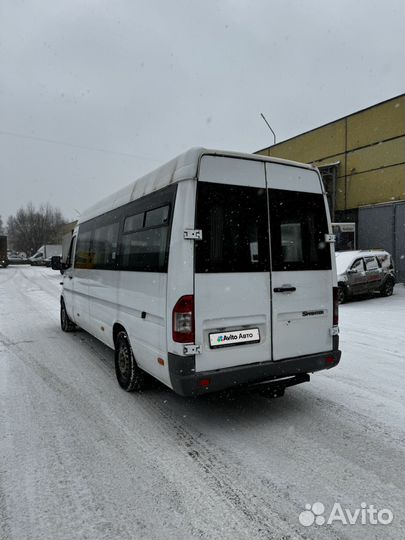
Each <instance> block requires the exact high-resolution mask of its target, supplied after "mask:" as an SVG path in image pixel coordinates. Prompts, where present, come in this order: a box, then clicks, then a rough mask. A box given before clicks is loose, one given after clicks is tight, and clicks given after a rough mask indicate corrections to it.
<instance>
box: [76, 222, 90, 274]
mask: <svg viewBox="0 0 405 540" xmlns="http://www.w3.org/2000/svg"><path fill="white" fill-rule="evenodd" d="M75 268H93V256H92V253H91V231H83V232H81V231H80V229H79V234H78V238H77V247H76V255H75Z"/></svg>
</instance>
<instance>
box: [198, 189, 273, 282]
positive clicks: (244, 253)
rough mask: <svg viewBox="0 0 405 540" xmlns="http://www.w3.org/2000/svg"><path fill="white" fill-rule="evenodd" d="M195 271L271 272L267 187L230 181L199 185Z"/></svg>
mask: <svg viewBox="0 0 405 540" xmlns="http://www.w3.org/2000/svg"><path fill="white" fill-rule="evenodd" d="M196 227H197V229H202V231H203V238H202V240H199V241H198V242H195V250H196V257H195V261H196V272H200V273H206V272H268V271H269V268H270V265H269V237H268V217H267V200H266V190H265V189H264V188H263V189H260V188H256V187H248V186H236V185H229V184H217V183H210V182H199V183H198V184H197V213H196Z"/></svg>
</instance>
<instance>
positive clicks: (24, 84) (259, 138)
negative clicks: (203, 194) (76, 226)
mask: <svg viewBox="0 0 405 540" xmlns="http://www.w3.org/2000/svg"><path fill="white" fill-rule="evenodd" d="M404 26H405V3H404V2H403V0H379V1H374V0H305V1H299V0H266V1H264V0H263V1H259V0H250V1H248V0H245V1H242V0H239V1H236V0H234V1H232V0H221V1H219V0H218V1H213V0H212V1H211V0H206V1H204V2H203V1H201V0H197V1H194V0H188V1H186V0H175V1H172V2H170V1H167V0H147V1H137V0H78V1H75V0H35V1H34V0H28V1H21V0H0V41H1V43H0V45H1V48H0V66H1V68H0V69H1V80H0V184H1V190H0V215H2V216H3V220H5V219H6V218H7V216H8V215H10V214H13V213H15V211H16V210H17V208H18V207H20V206H21V205H25V204H26V203H27V202H29V201H32V202H33V203H34V204H35V205H38V204H40V203H41V202H47V201H49V202H50V203H51V204H53V205H55V206H58V207H59V208H60V209H61V210H62V213H63V214H64V215H65V216H66V218H68V219H75V218H76V217H77V215H78V213H80V212H82V211H83V210H84V209H85V208H86V207H87V206H89V205H91V204H93V203H94V202H96V201H97V200H98V199H100V198H102V197H104V196H106V195H108V194H110V193H112V192H113V191H115V190H117V189H119V188H120V187H122V186H124V185H126V184H128V183H129V182H130V181H131V180H133V179H135V178H137V177H138V176H140V175H142V174H144V173H146V172H148V171H150V170H152V169H154V168H156V167H157V166H159V165H160V164H162V163H164V162H166V161H168V160H169V159H171V158H173V157H174V156H176V155H177V154H179V153H181V152H183V151H184V150H186V149H188V148H190V147H192V146H206V147H209V148H220V149H227V150H236V151H244V152H253V151H255V150H258V149H260V148H263V147H265V146H268V145H270V144H271V143H272V136H271V133H270V132H269V130H268V128H267V127H266V125H265V124H264V122H263V120H262V119H261V118H260V116H259V115H260V113H261V112H263V113H264V114H265V115H266V117H267V118H268V120H269V121H270V123H271V125H272V127H273V129H274V130H275V131H276V134H277V140H278V141H281V140H284V139H287V138H289V137H292V136H294V135H297V134H299V133H302V132H304V131H307V130H309V129H312V128H314V127H317V126H319V125H321V124H324V123H326V122H329V121H332V120H335V119H336V118H339V117H341V116H345V115H346V114H350V113H352V112H355V111H356V110H359V109H362V108H365V107H367V106H369V105H373V104H374V103H377V102H379V101H383V100H385V99H388V98H391V97H393V96H395V95H398V94H401V93H403V92H404V79H405V77H404V66H405V52H404V34H405V32H404ZM50 141H54V142H50Z"/></svg>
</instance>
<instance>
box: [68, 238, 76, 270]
mask: <svg viewBox="0 0 405 540" xmlns="http://www.w3.org/2000/svg"><path fill="white" fill-rule="evenodd" d="M75 247H76V236H72V240H71V241H70V248H69V253H68V256H67V259H66V264H67V267H68V268H71V267H72V266H73V255H74V252H75Z"/></svg>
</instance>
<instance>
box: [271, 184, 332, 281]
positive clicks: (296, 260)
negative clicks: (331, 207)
mask: <svg viewBox="0 0 405 540" xmlns="http://www.w3.org/2000/svg"><path fill="white" fill-rule="evenodd" d="M269 201H270V228H271V234H270V236H271V259H272V269H273V271H283V270H330V269H331V256H330V245H329V243H326V242H325V234H326V233H327V232H328V222H327V218H326V211H325V203H324V198H323V195H321V194H317V193H304V192H301V191H287V190H284V189H270V190H269Z"/></svg>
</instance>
